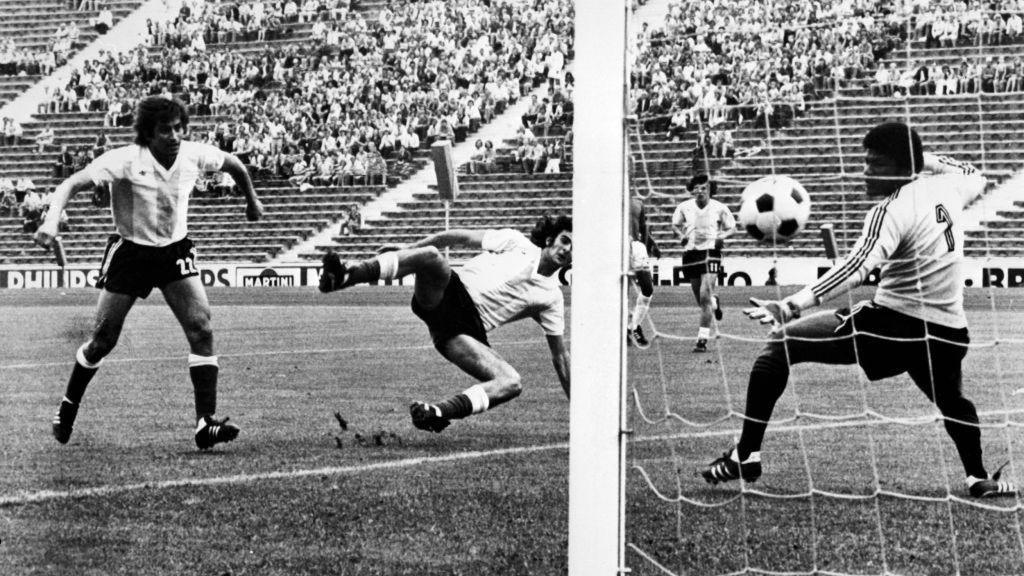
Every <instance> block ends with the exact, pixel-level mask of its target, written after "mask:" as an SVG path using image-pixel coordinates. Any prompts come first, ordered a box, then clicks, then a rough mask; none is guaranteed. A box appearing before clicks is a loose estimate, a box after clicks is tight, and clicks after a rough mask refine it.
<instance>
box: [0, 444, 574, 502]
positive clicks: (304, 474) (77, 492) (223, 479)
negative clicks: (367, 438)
mask: <svg viewBox="0 0 1024 576" xmlns="http://www.w3.org/2000/svg"><path fill="white" fill-rule="evenodd" d="M568 448H569V443H568V442H559V443H556V444H540V445H534V446H517V447H515V448H500V449H497V450H475V451H472V452H459V453H457V454H449V455H447V456H421V457H418V458H403V459H401V460H393V461H389V462H376V463H373V464H362V465H358V466H328V467H325V468H313V469H308V470H287V471H276V472H261V473H256V474H235V475H232V476H215V477H212V478H185V479H181V480H163V481H158V482H142V483H137V484H122V485H112V486H111V485H108V486H96V487H93V488H78V489H74V490H41V491H38V492H23V493H20V494H14V495H10V496H0V508H8V507H12V506H21V505H25V504H37V503H40V502H49V501H52V500H69V499H79V498H92V497H104V496H115V495H119V494H124V493H126V492H136V491H140V490H166V489H170V488H186V487H187V488H193V487H204V486H222V485H227V484H244V483H249V482H258V481H262V480H291V479H295V478H308V477H310V476H344V475H349V474H361V473H366V472H379V471H382V470H395V469H401V468H409V467H412V466H418V465H421V464H447V463H452V462H462V461H467V460H478V459H481V458H489V457H493V456H518V455H522V454H535V453H539V452H551V451H554V450H566V449H568Z"/></svg>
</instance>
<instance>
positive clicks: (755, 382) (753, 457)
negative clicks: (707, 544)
mask: <svg viewBox="0 0 1024 576" xmlns="http://www.w3.org/2000/svg"><path fill="white" fill-rule="evenodd" d="M839 325H840V319H839V318H838V317H837V316H836V314H835V311H834V310H823V311H820V312H817V313H814V314H810V315H808V316H806V317H804V318H801V319H799V320H796V321H793V322H790V323H788V324H786V325H785V327H784V328H783V327H779V328H777V329H776V330H775V331H773V332H772V335H771V341H770V342H768V344H767V345H765V347H764V349H763V350H762V351H761V354H760V355H759V356H758V357H757V359H756V360H755V361H754V367H753V368H752V369H751V370H750V381H749V383H748V384H747V405H746V412H745V419H744V421H743V431H742V433H741V434H740V440H739V442H738V443H737V445H736V447H735V449H730V450H728V451H726V453H725V454H723V455H722V457H720V458H718V459H716V460H715V461H714V462H712V463H711V464H710V465H708V467H707V468H706V469H704V470H703V471H702V472H701V475H702V476H703V477H704V479H705V480H707V481H708V482H710V483H712V484H717V483H719V482H726V481H729V480H735V479H737V478H740V477H742V478H743V480H745V481H747V482H753V481H754V480H757V478H758V477H759V476H760V475H761V443H762V442H763V440H764V433H765V429H767V428H768V421H769V420H770V419H771V417H772V412H773V411H774V410H775V403H776V402H777V401H778V400H779V398H780V397H781V396H782V393H783V392H785V390H786V385H787V384H788V382H789V369H790V366H793V365H796V364H800V363H803V362H816V363H819V364H854V363H855V362H856V361H857V356H856V352H855V349H854V345H853V336H852V335H851V336H849V337H847V338H842V339H836V338H835V331H836V328H838V327H839Z"/></svg>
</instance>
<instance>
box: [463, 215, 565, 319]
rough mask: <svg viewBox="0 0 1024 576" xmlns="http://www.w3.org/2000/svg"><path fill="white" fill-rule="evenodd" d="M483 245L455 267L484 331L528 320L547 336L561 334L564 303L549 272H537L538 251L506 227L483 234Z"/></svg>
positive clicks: (530, 243) (524, 238) (520, 235)
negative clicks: (531, 319) (472, 255)
mask: <svg viewBox="0 0 1024 576" xmlns="http://www.w3.org/2000/svg"><path fill="white" fill-rule="evenodd" d="M482 244H483V246H482V247H483V249H484V250H486V252H484V253H482V254H480V255H478V256H476V257H474V258H473V259H471V260H470V261H469V262H467V263H466V264H465V265H464V266H463V267H462V268H461V269H459V271H458V272H459V277H460V278H461V279H462V283H463V284H465V286H466V291H467V292H469V295H470V296H471V297H472V298H473V302H474V303H476V309H477V312H479V313H480V319H481V320H483V324H484V328H485V329H486V330H487V331H488V332H489V331H491V330H493V329H495V328H497V327H498V326H501V325H503V324H507V323H509V322H513V321H515V320H520V319H522V318H533V319H534V320H536V321H537V323H538V324H540V326H541V328H542V329H543V330H544V333H545V334H547V335H549V336H561V335H562V334H564V333H565V302H564V299H563V297H562V290H561V288H560V287H559V284H558V278H557V277H556V276H555V275H551V276H543V275H541V274H538V273H537V266H538V264H540V253H541V249H540V248H538V247H537V246H535V245H534V244H533V243H532V242H530V241H529V240H528V239H527V238H526V236H523V235H522V234H521V233H519V232H517V231H515V230H511V229H503V230H488V231H486V232H484V236H483V243H482Z"/></svg>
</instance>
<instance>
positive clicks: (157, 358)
mask: <svg viewBox="0 0 1024 576" xmlns="http://www.w3.org/2000/svg"><path fill="white" fill-rule="evenodd" d="M537 343H538V340H511V341H508V342H494V343H493V344H494V345H497V346H523V345H526V344H537ZM433 349H434V345H433V344H419V345H416V346H391V347H388V348H387V351H393V350H433ZM383 350H384V349H383V348H381V347H380V346H368V347H362V348H317V349H311V350H264V351H260V352H233V353H228V354H218V355H217V357H218V358H248V357H252V356H282V355H284V356H292V355H295V356H298V355H301V354H349V353H358V352H381V351H383ZM185 357H186V355H185V354H184V353H182V354H179V355H175V356H149V357H141V358H104V360H103V364H127V363H129V362H168V361H171V360H173V361H176V362H177V361H182V360H185ZM72 358H74V354H71V355H70V356H69V357H68V359H67V360H64V361H62V362H38V363H34V364H0V370H32V369H35V368H52V367H54V366H69V365H70V364H71V363H72Z"/></svg>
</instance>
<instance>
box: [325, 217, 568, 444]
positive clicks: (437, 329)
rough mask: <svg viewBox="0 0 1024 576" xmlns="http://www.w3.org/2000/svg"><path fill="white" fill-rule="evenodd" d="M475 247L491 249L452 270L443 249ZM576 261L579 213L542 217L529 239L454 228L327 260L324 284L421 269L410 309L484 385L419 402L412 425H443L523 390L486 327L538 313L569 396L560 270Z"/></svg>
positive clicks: (329, 288)
mask: <svg viewBox="0 0 1024 576" xmlns="http://www.w3.org/2000/svg"><path fill="white" fill-rule="evenodd" d="M450 246H468V247H471V248H477V249H483V250H484V252H483V253H482V254H480V255H478V256H476V257H474V258H472V259H471V260H469V261H468V262H466V264H465V265H463V266H462V268H460V269H459V270H458V272H456V271H455V270H452V268H451V266H450V265H449V263H448V261H447V260H446V259H445V257H444V256H443V255H442V253H441V250H442V249H444V248H447V247H450ZM571 263H572V220H571V219H570V218H569V217H567V216H561V217H558V218H550V217H545V218H543V219H541V220H540V221H539V222H538V223H537V225H536V226H535V227H534V228H533V231H532V232H531V234H530V238H529V239H527V238H526V236H524V235H523V234H521V233H520V232H517V231H515V230H511V229H502V230H449V231H445V232H439V233H437V234H433V235H431V236H428V237H426V238H424V239H422V240H420V241H418V242H415V243H413V244H410V245H408V246H406V247H402V248H400V249H395V247H385V248H383V249H382V252H381V254H380V255H378V256H376V257H374V258H370V259H368V260H362V261H357V260H350V261H348V262H342V261H341V259H340V258H339V257H338V255H337V254H336V253H334V252H329V253H327V254H326V255H325V256H324V258H323V273H322V274H321V277H320V291H321V292H333V291H335V290H341V289H343V288H347V287H349V286H352V285H353V284H360V283H363V282H371V283H372V282H376V281H378V280H382V279H383V280H388V279H394V278H400V277H402V276H406V275H408V274H414V275H415V278H416V285H415V289H414V292H413V297H412V311H413V312H414V313H415V314H416V315H417V316H418V317H419V318H420V319H421V320H423V322H424V323H425V324H426V325H427V328H428V329H429V330H430V336H431V338H432V339H433V341H434V347H435V348H437V351H438V352H440V353H441V355H442V356H444V357H445V359H447V360H448V361H449V362H451V363H452V364H455V365H456V366H458V367H459V368H461V369H462V371H463V372H465V373H467V374H469V375H470V376H472V377H474V378H476V379H477V380H478V381H479V382H480V383H479V384H475V385H473V386H470V387H469V388H467V389H466V390H464V391H463V392H462V393H460V394H456V395H454V396H452V397H451V398H448V399H447V400H444V401H442V402H439V403H437V404H430V403H427V402H413V403H412V405H411V406H410V407H409V412H410V415H411V416H412V423H413V426H415V427H417V428H419V429H421V430H428V431H431V432H441V431H442V430H444V429H445V428H446V427H447V426H448V425H449V424H450V423H451V421H452V420H453V419H459V418H465V417H467V416H470V415H473V414H479V413H481V412H483V411H485V410H487V409H489V408H494V407H496V406H498V405H499V404H503V403H505V402H508V401H509V400H512V399H513V398H515V397H516V396H519V394H520V393H521V392H522V383H521V382H520V376H519V373H518V372H516V370H515V368H513V367H512V366H511V365H510V364H509V363H508V362H506V361H505V360H504V359H503V358H502V357H501V356H499V355H498V353H497V352H495V351H494V350H493V349H491V347H490V344H489V343H488V341H487V333H488V332H489V331H491V330H493V329H494V328H497V327H498V326H501V325H503V324H507V323H509V322H514V321H516V320H520V319H523V318H532V319H534V320H535V321H536V322H537V323H538V324H540V326H541V329H542V330H543V331H544V334H545V336H546V337H547V342H548V348H549V349H550V351H551V360H552V362H553V363H554V366H555V373H556V374H557V375H558V379H559V381H560V382H561V384H562V389H563V390H564V391H565V395H566V396H567V397H568V396H569V351H568V350H567V349H566V347H565V342H564V340H563V334H564V332H565V310H564V308H565V305H564V302H563V298H562V291H561V289H560V287H559V282H558V279H557V277H556V276H555V273H556V272H557V271H558V269H559V268H562V267H564V266H568V265H569V264H571Z"/></svg>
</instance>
